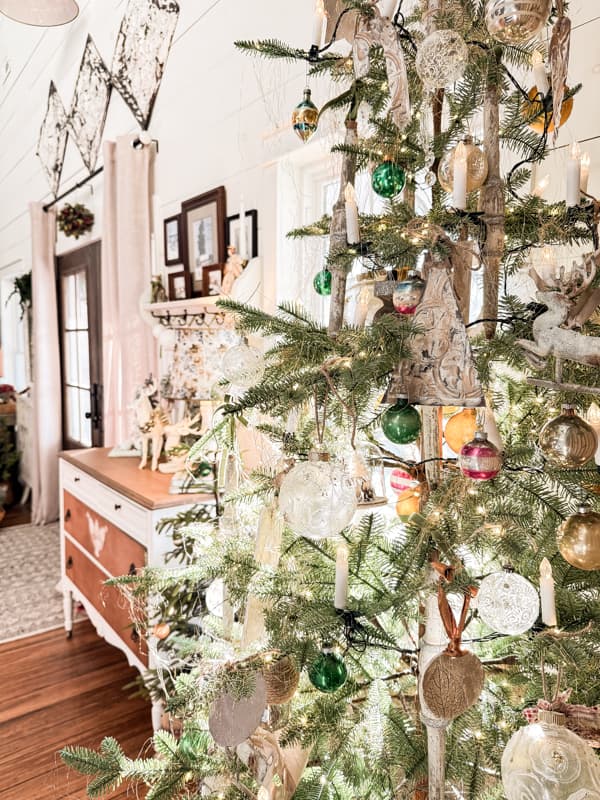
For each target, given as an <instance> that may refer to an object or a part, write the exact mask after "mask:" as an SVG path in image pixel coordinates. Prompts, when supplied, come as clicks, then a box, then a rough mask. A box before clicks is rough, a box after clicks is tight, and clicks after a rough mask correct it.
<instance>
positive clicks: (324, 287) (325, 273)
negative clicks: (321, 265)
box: [313, 269, 331, 297]
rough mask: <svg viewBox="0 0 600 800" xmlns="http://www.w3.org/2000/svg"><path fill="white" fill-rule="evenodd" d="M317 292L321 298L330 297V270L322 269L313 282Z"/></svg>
mask: <svg viewBox="0 0 600 800" xmlns="http://www.w3.org/2000/svg"><path fill="white" fill-rule="evenodd" d="M313 286H314V287H315V292H316V293H317V294H320V295H321V297H328V296H329V295H330V294H331V272H330V271H329V270H328V269H322V270H321V272H317V274H316V275H315V277H314V280H313Z"/></svg>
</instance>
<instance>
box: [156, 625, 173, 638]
mask: <svg viewBox="0 0 600 800" xmlns="http://www.w3.org/2000/svg"><path fill="white" fill-rule="evenodd" d="M170 633H171V626H170V625H169V623H168V622H158V623H157V624H156V625H155V626H154V627H153V628H152V635H153V636H155V637H156V638H157V639H161V640H162V639H166V638H167V636H168V635H169V634H170Z"/></svg>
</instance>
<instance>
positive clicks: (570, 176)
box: [567, 142, 581, 206]
mask: <svg viewBox="0 0 600 800" xmlns="http://www.w3.org/2000/svg"><path fill="white" fill-rule="evenodd" d="M580 183H581V151H580V149H579V144H578V143H577V142H574V143H573V146H572V147H571V155H570V156H569V160H568V161H567V205H568V206H578V205H579V185H580Z"/></svg>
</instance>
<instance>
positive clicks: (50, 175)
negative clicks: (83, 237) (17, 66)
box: [37, 0, 179, 197]
mask: <svg viewBox="0 0 600 800" xmlns="http://www.w3.org/2000/svg"><path fill="white" fill-rule="evenodd" d="M178 19H179V4H178V3H177V2H176V1H175V0H129V3H128V4H127V8H126V10H125V15H124V16H123V19H122V20H121V26H120V28H119V33H118V35H117V41H116V45H115V50H114V54H113V59H112V66H111V69H109V68H108V67H107V66H106V64H105V62H104V60H103V59H102V56H101V55H100V53H99V51H98V48H97V47H96V45H95V44H94V41H93V39H92V37H91V36H88V38H87V41H86V44H85V48H84V52H83V57H82V60H81V65H80V68H79V74H78V76H77V81H76V84H75V91H74V96H73V102H72V105H71V110H70V112H69V113H67V112H66V110H65V107H64V104H63V102H62V100H61V98H60V95H59V94H58V91H57V89H56V86H55V85H54V82H51V83H50V89H49V93H48V104H47V108H46V114H45V116H44V120H43V122H42V127H41V130H40V135H39V139H38V146H37V155H38V157H39V158H40V160H41V162H42V168H43V170H44V174H45V175H46V178H47V180H48V185H49V186H50V190H51V192H52V194H53V195H54V196H55V197H56V196H57V194H58V190H59V187H60V180H61V175H62V168H63V162H64V156H65V150H66V146H67V140H68V137H69V133H70V134H71V135H72V136H73V139H74V141H75V144H76V145H77V149H78V150H79V153H80V155H81V158H82V160H83V163H84V164H85V166H86V169H87V170H88V172H89V173H90V174H91V173H92V172H94V169H95V166H96V163H97V160H98V155H99V152H100V146H101V144H102V135H103V133H104V125H105V123H106V116H107V113H108V108H109V104H110V98H111V93H112V90H113V88H114V89H116V90H117V92H119V94H120V95H121V97H122V98H123V100H124V101H125V103H126V104H127V106H128V108H129V109H130V111H131V112H132V114H133V116H134V117H135V119H136V120H137V122H138V123H139V124H140V126H141V127H142V128H143V129H144V130H147V128H148V125H149V124H150V120H151V118H152V111H153V109H154V104H155V102H156V97H157V95H158V91H159V89H160V84H161V80H162V76H163V73H164V68H165V64H166V62H167V58H168V56H169V51H170V49H171V44H172V42H173V36H174V34H175V28H176V26H177V21H178Z"/></svg>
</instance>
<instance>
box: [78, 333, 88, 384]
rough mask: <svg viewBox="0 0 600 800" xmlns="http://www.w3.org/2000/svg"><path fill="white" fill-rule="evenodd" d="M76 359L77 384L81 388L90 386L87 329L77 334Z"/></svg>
mask: <svg viewBox="0 0 600 800" xmlns="http://www.w3.org/2000/svg"><path fill="white" fill-rule="evenodd" d="M76 335H77V360H78V362H79V375H78V381H77V385H78V386H80V387H82V388H83V389H89V388H90V345H89V339H88V336H89V334H88V332H87V331H79V332H78V333H77V334H76Z"/></svg>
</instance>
